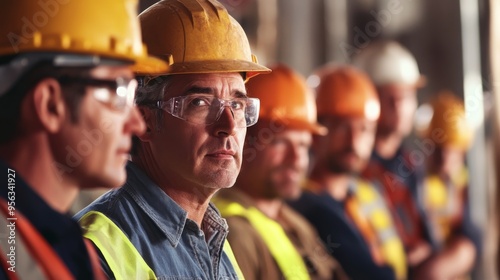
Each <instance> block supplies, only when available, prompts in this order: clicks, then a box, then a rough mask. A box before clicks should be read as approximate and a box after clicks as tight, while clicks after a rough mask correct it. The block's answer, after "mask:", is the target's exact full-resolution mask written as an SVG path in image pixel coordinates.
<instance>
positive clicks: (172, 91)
mask: <svg viewBox="0 0 500 280" xmlns="http://www.w3.org/2000/svg"><path fill="white" fill-rule="evenodd" d="M139 20H140V23H141V28H142V34H143V39H144V42H145V43H146V45H147V46H148V50H149V51H150V52H151V53H152V54H154V55H156V56H158V57H161V58H163V59H164V60H165V61H168V62H169V63H170V70H169V72H164V73H160V74H159V75H144V76H143V77H142V78H141V79H140V86H139V88H138V91H137V97H136V103H137V105H138V106H139V108H140V110H141V113H142V115H143V117H144V120H145V122H146V133H145V134H143V135H140V136H139V137H138V139H136V141H135V144H136V146H135V150H134V152H133V153H132V160H131V161H130V162H129V163H128V165H127V175H128V176H127V182H126V183H125V185H124V186H123V187H122V188H120V189H116V190H112V191H110V192H108V193H107V194H105V195H103V196H102V197H100V198H99V199H98V200H96V201H94V202H93V203H92V204H90V205H89V206H88V207H87V208H85V209H83V210H82V211H81V212H79V213H78V214H77V215H76V218H77V219H78V220H79V222H80V224H81V225H82V227H83V230H84V236H85V237H86V238H88V239H90V240H91V241H92V242H93V243H94V245H95V246H96V247H97V248H98V249H99V251H100V253H101V261H102V264H103V269H104V271H105V272H106V273H107V275H108V277H110V278H116V279H237V278H238V269H237V268H236V267H233V264H232V262H231V258H233V257H234V256H233V255H232V253H231V252H230V250H229V247H228V245H227V243H226V242H225V241H226V236H227V234H228V226H227V224H226V221H225V220H224V219H223V218H222V217H221V216H220V214H219V212H218V211H217V209H216V208H215V206H214V205H213V204H211V203H210V199H211V198H212V196H213V195H214V194H215V193H216V192H217V191H218V190H220V189H224V188H229V187H231V186H232V185H233V184H234V182H235V180H236V177H237V175H238V173H239V170H240V166H241V162H242V158H243V142H244V138H245V134H246V130H247V127H249V126H252V125H254V124H255V123H256V122H257V119H258V114H259V100H258V99H257V98H250V97H248V96H247V91H246V88H245V80H247V79H249V78H250V77H252V76H255V75H257V74H259V73H265V72H269V69H267V68H266V67H263V66H261V65H259V64H258V63H257V60H256V57H255V56H253V55H252V53H251V51H250V45H249V43H248V40H247V37H246V35H245V33H244V32H243V29H242V28H241V26H240V25H239V24H238V23H237V22H236V20H234V18H232V17H231V16H230V15H229V14H228V12H227V10H226V9H225V8H224V6H223V5H222V4H220V3H219V2H217V1H215V0H164V1H160V2H158V3H156V4H154V5H152V6H151V7H149V8H148V9H147V10H145V11H144V12H142V13H141V14H140V15H139Z"/></svg>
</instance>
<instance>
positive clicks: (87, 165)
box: [53, 66, 145, 187]
mask: <svg viewBox="0 0 500 280" xmlns="http://www.w3.org/2000/svg"><path fill="white" fill-rule="evenodd" d="M90 76H91V78H92V79H98V80H106V81H108V80H109V81H115V80H116V79H117V78H124V80H132V79H134V75H133V72H132V71H131V70H130V69H129V68H127V67H109V66H99V67H96V68H94V69H93V70H92V71H91V73H90ZM96 93H98V94H96ZM99 93H100V94H99ZM102 94H104V95H106V94H109V95H108V96H109V97H110V98H111V99H110V100H113V99H115V98H116V96H117V95H116V88H109V87H98V86H86V87H85V95H84V97H83V98H82V100H81V104H80V106H79V107H78V108H79V112H78V114H77V116H78V119H77V121H76V122H74V121H72V120H71V119H70V117H69V115H70V114H69V113H68V114H67V115H68V117H67V119H66V121H65V123H64V124H63V126H64V127H63V129H61V132H60V133H59V134H58V135H57V137H58V140H57V141H56V142H54V145H55V146H56V147H53V150H54V151H58V152H57V153H58V156H56V161H57V163H55V167H56V168H57V171H58V173H59V174H63V173H64V174H65V175H69V176H72V177H73V178H76V182H77V184H78V185H80V186H82V187H118V186H120V185H122V184H123V183H124V182H125V179H126V173H125V164H126V162H127V159H128V154H129V151H130V148H131V137H132V135H134V134H135V135H139V134H142V133H143V132H144V129H145V125H144V121H143V120H142V117H141V116H140V114H139V111H138V110H137V108H136V107H135V106H131V105H127V106H125V107H124V108H122V109H118V108H116V107H114V106H113V105H112V104H110V103H109V102H105V101H103V100H101V101H99V100H98V99H99V96H102ZM132 100H133V99H132Z"/></svg>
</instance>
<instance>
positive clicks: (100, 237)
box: [79, 211, 244, 280]
mask: <svg viewBox="0 0 500 280" xmlns="http://www.w3.org/2000/svg"><path fill="white" fill-rule="evenodd" d="M79 223H80V225H81V227H82V229H83V236H84V237H85V238H88V239H90V240H91V241H92V242H93V243H94V244H95V246H96V247H97V248H98V249H99V250H100V251H101V254H102V255H103V257H104V259H105V260H106V262H107V264H108V266H109V268H110V269H111V271H112V272H113V275H114V277H115V278H116V279H117V280H120V279H157V278H156V275H155V273H154V271H153V270H152V269H151V268H150V267H149V266H148V264H147V263H146V261H144V259H143V258H142V256H141V255H140V254H139V252H138V251H137V249H136V248H135V247H134V245H133V244H132V243H131V242H130V240H129V239H128V237H127V236H126V235H125V234H124V233H123V232H122V231H121V229H120V228H119V227H118V226H117V225H116V224H115V223H114V222H113V221H111V220H110V219H109V218H108V217H106V216H105V215H104V214H102V213H100V212H97V211H90V212H88V213H86V214H85V215H83V216H82V217H81V219H80V220H79ZM224 252H225V253H226V254H227V256H228V257H229V259H230V260H231V263H232V264H233V267H234V269H235V271H236V273H237V274H238V278H240V279H244V278H243V274H242V273H241V270H240V268H239V266H238V264H237V262H236V258H235V257H234V254H233V252H232V250H231V247H230V246H229V243H228V242H227V240H226V241H225V243H224Z"/></svg>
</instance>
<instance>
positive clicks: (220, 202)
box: [213, 198, 310, 279]
mask: <svg viewBox="0 0 500 280" xmlns="http://www.w3.org/2000/svg"><path fill="white" fill-rule="evenodd" d="M213 202H214V203H215V205H216V206H217V208H218V209H219V211H220V212H221V214H222V216H225V217H231V216H241V217H244V218H246V219H247V220H248V221H249V222H250V224H251V225H252V227H253V228H255V230H256V231H257V232H258V233H259V235H260V237H262V239H263V240H264V243H265V244H266V246H267V248H268V249H269V251H270V252H271V255H272V256H273V258H274V260H275V261H276V263H277V264H278V266H279V268H280V270H281V272H282V273H283V275H284V276H285V279H310V277H309V273H308V272H307V268H306V265H305V263H304V260H303V259H302V257H301V255H300V254H299V252H297V250H296V249H295V246H294V245H293V244H292V242H291V241H290V239H289V238H288V236H287V235H286V233H285V231H284V230H283V228H282V227H281V225H280V224H278V223H277V222H275V221H273V220H272V219H270V218H268V217H267V216H266V215H264V214H263V213H262V212H260V211H259V210H258V209H256V208H254V207H249V208H244V207H243V206H242V205H240V204H238V203H236V202H230V201H227V200H225V199H221V198H214V199H213Z"/></svg>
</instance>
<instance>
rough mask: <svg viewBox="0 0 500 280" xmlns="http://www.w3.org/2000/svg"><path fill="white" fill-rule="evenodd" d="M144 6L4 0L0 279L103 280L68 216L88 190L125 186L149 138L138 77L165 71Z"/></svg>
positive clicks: (0, 27) (129, 1)
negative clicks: (133, 154)
mask: <svg viewBox="0 0 500 280" xmlns="http://www.w3.org/2000/svg"><path fill="white" fill-rule="evenodd" d="M137 4H138V1H136V0H126V1H120V0H109V1H104V2H103V1H97V0H88V1H29V0H21V1H15V2H14V1H4V2H2V8H1V9H0V35H1V36H0V129H1V131H2V133H1V135H0V172H1V174H2V176H1V178H2V191H1V192H0V196H1V199H0V208H1V210H2V211H0V213H1V216H2V217H1V219H0V220H1V221H2V223H1V226H0V234H1V236H2V238H1V239H0V251H1V256H2V257H1V258H0V259H1V260H2V268H1V269H0V279H104V278H103V277H104V275H102V273H101V270H100V265H99V259H98V255H97V253H96V252H95V251H94V248H93V247H92V245H91V243H90V242H85V241H84V239H83V238H82V236H81V234H82V233H81V230H80V227H79V226H78V224H77V223H76V222H75V221H73V220H71V218H69V217H68V216H67V212H68V210H69V208H70V206H71V204H72V202H73V201H74V199H75V198H76V196H77V194H78V193H79V191H80V190H81V189H92V188H95V187H100V186H106V187H118V186H120V185H121V184H123V183H124V182H125V178H126V173H125V163H126V159H127V155H128V152H129V150H130V148H131V138H132V136H133V135H140V134H142V133H143V132H144V130H145V125H144V121H143V120H142V118H141V116H140V114H139V111H138V110H137V108H136V107H135V106H134V103H133V100H134V95H135V89H136V86H137V81H136V80H135V76H134V70H135V71H142V72H146V73H147V72H149V71H151V72H156V73H158V72H163V71H166V70H167V64H166V63H165V62H163V61H161V60H159V59H156V58H153V57H150V56H148V54H147V51H146V48H145V47H144V45H143V44H142V41H141V33H140V29H139V28H140V27H139V21H138V20H137V12H136V8H137ZM109 11H113V12H112V13H110V12H109Z"/></svg>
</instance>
